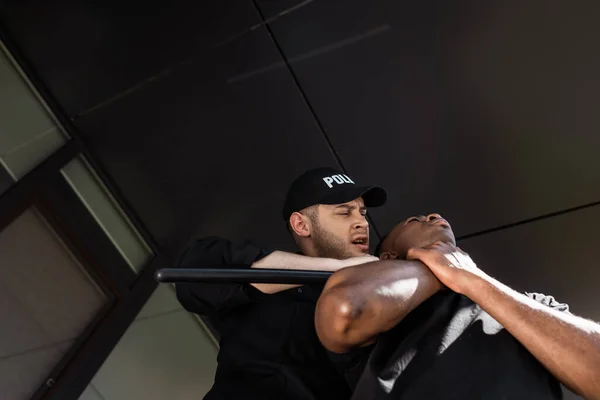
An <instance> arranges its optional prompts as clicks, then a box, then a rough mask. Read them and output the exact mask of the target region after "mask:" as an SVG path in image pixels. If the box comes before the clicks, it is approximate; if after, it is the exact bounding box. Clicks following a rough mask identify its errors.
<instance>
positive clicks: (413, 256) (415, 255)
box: [406, 247, 423, 260]
mask: <svg viewBox="0 0 600 400" xmlns="http://www.w3.org/2000/svg"><path fill="white" fill-rule="evenodd" d="M422 253H423V249H418V248H416V247H413V248H410V249H408V251H407V252H406V259H407V260H418V259H419V257H420V255H421V254H422Z"/></svg>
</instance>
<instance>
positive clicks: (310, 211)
mask: <svg viewBox="0 0 600 400" xmlns="http://www.w3.org/2000/svg"><path fill="white" fill-rule="evenodd" d="M298 212H300V213H302V214H304V215H306V216H307V217H308V218H309V219H310V221H311V222H312V223H313V224H314V223H315V221H316V220H317V213H318V212H319V209H318V207H317V205H316V204H315V205H314V206H309V207H306V208H305V209H304V210H301V211H298ZM285 228H286V229H287V231H288V232H289V233H290V235H292V236H294V231H293V230H292V226H291V224H290V220H289V218H288V220H287V221H285Z"/></svg>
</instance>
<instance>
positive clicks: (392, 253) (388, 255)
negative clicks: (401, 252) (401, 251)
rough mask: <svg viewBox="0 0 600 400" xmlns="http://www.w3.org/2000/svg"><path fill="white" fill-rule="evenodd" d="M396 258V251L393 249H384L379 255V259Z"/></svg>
mask: <svg viewBox="0 0 600 400" xmlns="http://www.w3.org/2000/svg"><path fill="white" fill-rule="evenodd" d="M396 258H398V253H396V252H395V251H384V252H383V253H381V254H380V255H379V259H380V260H395V259H396Z"/></svg>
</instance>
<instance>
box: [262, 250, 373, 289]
mask: <svg viewBox="0 0 600 400" xmlns="http://www.w3.org/2000/svg"><path fill="white" fill-rule="evenodd" d="M373 260H378V258H377V257H374V256H369V255H366V256H361V257H352V258H348V259H345V260H336V259H333V258H319V257H308V256H303V255H300V254H293V253H286V252H284V251H274V252H273V253H271V254H269V255H268V256H266V257H264V258H263V259H261V260H259V261H257V262H255V263H254V264H252V268H265V269H299V270H304V271H331V272H335V271H337V270H339V269H341V268H345V267H350V266H352V265H358V264H364V263H366V262H371V261H373ZM252 286H254V287H255V288H257V289H258V290H260V291H261V292H263V293H267V294H273V293H277V292H281V291H282V290H286V289H290V288H293V287H296V286H300V285H284V284H276V283H253V284H252Z"/></svg>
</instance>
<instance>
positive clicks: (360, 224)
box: [352, 215, 369, 229]
mask: <svg viewBox="0 0 600 400" xmlns="http://www.w3.org/2000/svg"><path fill="white" fill-rule="evenodd" d="M352 228H354V229H365V228H367V229H368V228H369V221H368V220H367V217H365V216H364V215H360V216H359V217H358V218H357V220H356V221H355V222H354V224H353V225H352Z"/></svg>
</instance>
